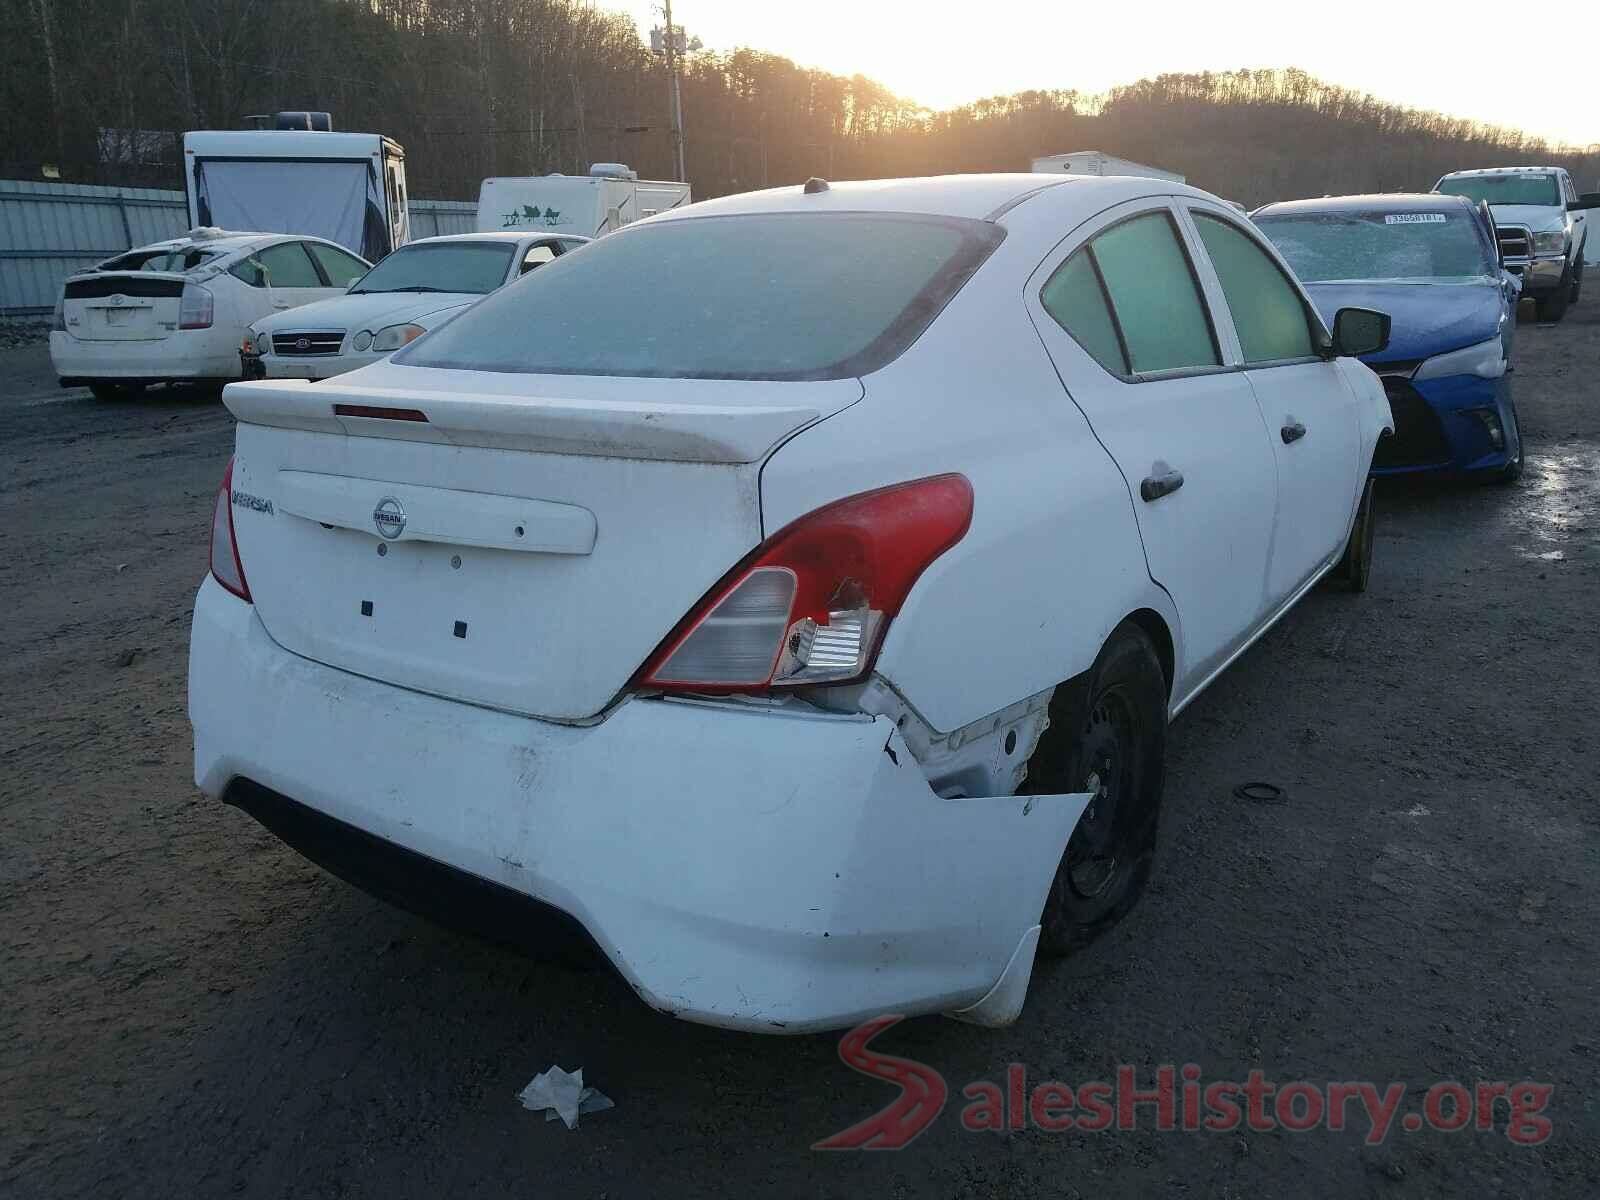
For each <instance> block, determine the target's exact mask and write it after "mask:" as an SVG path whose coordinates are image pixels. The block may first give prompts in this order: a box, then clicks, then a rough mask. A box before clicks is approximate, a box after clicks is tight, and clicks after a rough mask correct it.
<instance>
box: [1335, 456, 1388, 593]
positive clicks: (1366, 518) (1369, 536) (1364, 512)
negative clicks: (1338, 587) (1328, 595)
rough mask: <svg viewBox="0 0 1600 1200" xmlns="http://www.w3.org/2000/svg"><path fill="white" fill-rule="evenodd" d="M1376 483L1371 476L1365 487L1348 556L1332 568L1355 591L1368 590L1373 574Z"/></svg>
mask: <svg viewBox="0 0 1600 1200" xmlns="http://www.w3.org/2000/svg"><path fill="white" fill-rule="evenodd" d="M1374 483H1375V481H1374V480H1373V479H1372V477H1371V476H1368V477H1367V485H1366V487H1364V488H1363V489H1362V490H1361V503H1360V504H1359V505H1358V506H1357V508H1356V519H1355V523H1354V524H1353V525H1351V527H1350V540H1349V541H1348V542H1346V543H1345V547H1344V557H1343V558H1341V559H1340V560H1339V565H1338V566H1336V567H1334V569H1333V571H1332V572H1331V574H1332V576H1333V577H1334V579H1336V580H1338V581H1339V582H1340V583H1343V584H1344V586H1345V587H1346V588H1347V589H1348V590H1349V591H1352V592H1364V591H1366V590H1367V582H1368V581H1369V580H1370V579H1371V578H1372V542H1373V531H1374V530H1375V529H1376V528H1377V523H1378V522H1377V516H1376V513H1375V512H1374V509H1373V501H1372V492H1373V485H1374Z"/></svg>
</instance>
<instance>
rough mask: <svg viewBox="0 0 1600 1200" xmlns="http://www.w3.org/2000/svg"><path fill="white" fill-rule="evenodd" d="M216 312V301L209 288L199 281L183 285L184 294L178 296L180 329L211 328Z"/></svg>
mask: <svg viewBox="0 0 1600 1200" xmlns="http://www.w3.org/2000/svg"><path fill="white" fill-rule="evenodd" d="M215 312H216V301H215V298H214V297H213V296H212V295H211V292H210V290H209V289H208V288H203V287H201V286H200V285H199V284H198V283H186V284H184V285H183V295H182V296H180V297H179V298H178V328H179V329H210V328H211V319H212V317H213V316H214V315H215Z"/></svg>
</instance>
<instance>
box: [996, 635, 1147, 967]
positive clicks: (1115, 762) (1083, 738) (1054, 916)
mask: <svg viewBox="0 0 1600 1200" xmlns="http://www.w3.org/2000/svg"><path fill="white" fill-rule="evenodd" d="M1050 722H1051V724H1050V728H1049V729H1047V730H1046V731H1045V736H1044V737H1043V738H1041V739H1040V743H1039V748H1038V749H1037V750H1036V751H1035V752H1034V756H1033V759H1032V760H1031V761H1030V762H1029V764H1028V781H1027V784H1026V786H1025V789H1024V790H1026V791H1029V792H1034V793H1039V794H1049V793H1079V792H1088V793H1090V794H1091V799H1090V800H1089V804H1088V806H1087V807H1086V808H1085V809H1084V811H1083V816H1082V817H1080V818H1079V820H1078V824H1077V826H1076V827H1075V828H1074V829H1073V831H1072V836H1071V837H1070V838H1068V840H1067V846H1066V850H1065V852H1064V853H1063V854H1062V856H1061V863H1060V865H1059V866H1058V867H1057V868H1056V875H1055V879H1054V880H1053V881H1052V883H1051V885H1050V893H1049V895H1048V897H1047V898H1046V900H1045V906H1044V913H1043V915H1042V917H1041V919H1040V924H1041V926H1042V927H1043V928H1042V931H1041V934H1040V938H1039V952H1040V953H1041V954H1044V955H1054V956H1060V955H1063V954H1068V953H1070V952H1071V951H1073V950H1075V949H1077V948H1078V947H1079V946H1083V945H1086V944H1087V943H1088V942H1090V941H1092V940H1094V939H1095V938H1096V937H1098V936H1099V935H1100V934H1102V933H1104V932H1105V931H1106V930H1107V929H1109V928H1110V927H1111V926H1112V925H1114V924H1116V923H1117V921H1119V920H1121V919H1122V917H1123V916H1125V915H1126V914H1127V913H1128V911H1129V910H1131V909H1132V908H1133V906H1134V904H1135V903H1136V902H1137V901H1138V899H1139V896H1140V894H1141V893H1142V892H1143V891H1144V886H1145V883H1146V881H1147V880H1148V879H1149V876H1150V865H1151V862H1152V859H1153V857H1154V853H1155V841H1156V829H1157V825H1158V824H1159V815H1160V808H1161V791H1162V786H1163V783H1164V779H1165V755H1166V736H1167V681H1166V676H1165V674H1164V673H1163V672H1162V669H1161V660H1160V659H1159V657H1158V656H1157V655H1156V651H1155V646H1154V645H1153V644H1152V643H1151V640H1150V636H1149V635H1148V634H1147V633H1145V631H1144V630H1143V629H1141V628H1139V626H1137V625H1135V624H1133V623H1132V622H1124V623H1123V624H1121V625H1119V626H1118V627H1117V628H1116V629H1115V630H1113V631H1112V634H1111V637H1110V638H1108V639H1107V640H1106V644H1105V646H1104V647H1102V648H1101V651H1100V656H1099V658H1098V659H1096V661H1095V664H1094V666H1093V667H1092V668H1091V669H1090V670H1089V671H1088V672H1087V673H1086V674H1085V675H1083V676H1080V677H1078V678H1077V679H1075V680H1073V681H1071V682H1070V683H1068V684H1064V685H1062V687H1060V688H1058V689H1057V690H1056V696H1055V698H1054V699H1053V700H1052V701H1051V705H1050Z"/></svg>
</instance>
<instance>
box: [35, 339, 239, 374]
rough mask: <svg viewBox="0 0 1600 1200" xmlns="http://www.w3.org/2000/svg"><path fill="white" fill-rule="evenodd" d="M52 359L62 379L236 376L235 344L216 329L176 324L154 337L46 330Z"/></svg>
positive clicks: (235, 342)
mask: <svg viewBox="0 0 1600 1200" xmlns="http://www.w3.org/2000/svg"><path fill="white" fill-rule="evenodd" d="M50 365H51V366H52V367H53V368H54V369H55V373H56V375H57V376H58V377H59V378H60V379H61V380H62V382H63V383H64V384H67V385H69V386H70V385H71V384H75V383H94V382H98V381H100V380H108V381H116V382H121V383H166V382H169V381H187V380H200V379H206V380H211V379H237V378H239V346H238V341H237V339H236V338H234V337H233V335H232V334H228V333H223V334H219V333H218V331H217V330H215V329H194V330H187V329H183V330H176V331H174V332H173V333H171V334H169V335H167V336H166V337H164V338H161V339H159V340H155V341H127V342H109V341H108V342H90V341H84V340H81V339H79V338H75V337H73V336H72V335H71V334H70V333H62V332H60V331H59V330H57V331H54V332H52V333H51V334H50Z"/></svg>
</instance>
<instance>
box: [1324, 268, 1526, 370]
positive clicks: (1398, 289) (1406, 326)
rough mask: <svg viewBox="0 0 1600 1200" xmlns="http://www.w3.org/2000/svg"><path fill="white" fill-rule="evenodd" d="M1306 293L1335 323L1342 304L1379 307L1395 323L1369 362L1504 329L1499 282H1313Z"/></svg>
mask: <svg viewBox="0 0 1600 1200" xmlns="http://www.w3.org/2000/svg"><path fill="white" fill-rule="evenodd" d="M1306 292H1307V293H1308V294H1309V295H1310V297H1311V299H1312V302H1313V303H1315V304H1316V306H1317V311H1318V312H1320V313H1321V314H1322V319H1323V321H1325V322H1326V323H1327V325H1328V328H1330V329H1331V328H1333V314H1334V313H1336V312H1338V311H1339V310H1340V309H1341V308H1375V309H1377V310H1378V311H1379V312H1385V313H1388V314H1389V316H1390V318H1391V320H1392V322H1393V324H1392V327H1391V329H1390V331H1389V346H1388V348H1387V349H1386V350H1384V351H1383V353H1381V354H1369V355H1367V356H1366V357H1365V358H1363V359H1362V360H1361V361H1362V362H1365V363H1372V364H1377V363H1387V362H1414V361H1416V360H1417V359H1420V358H1429V357H1431V356H1432V355H1435V354H1443V353H1444V352H1445V351H1447V350H1459V349H1460V348H1461V347H1462V346H1470V345H1473V344H1474V343H1475V342H1486V341H1488V340H1489V339H1490V338H1492V337H1498V336H1499V334H1500V315H1501V313H1503V312H1504V311H1505V304H1506V301H1505V295H1504V293H1502V292H1501V290H1500V287H1499V285H1498V284H1497V283H1493V282H1489V281H1485V282H1483V283H1481V284H1476V283H1439V284H1429V283H1384V282H1382V281H1381V280H1379V281H1375V282H1365V281H1363V282H1357V283H1308V284H1306Z"/></svg>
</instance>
